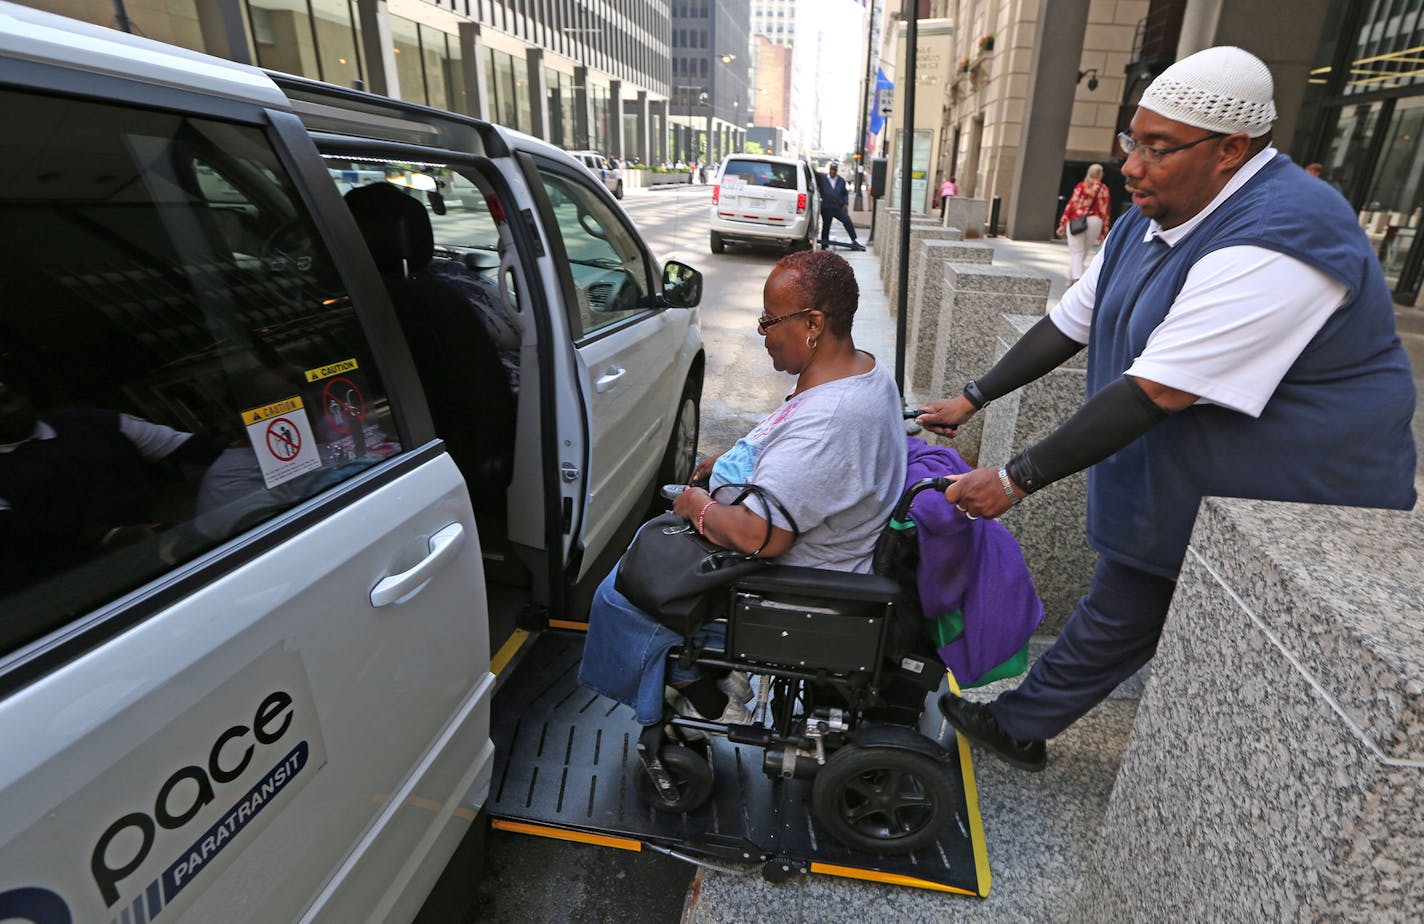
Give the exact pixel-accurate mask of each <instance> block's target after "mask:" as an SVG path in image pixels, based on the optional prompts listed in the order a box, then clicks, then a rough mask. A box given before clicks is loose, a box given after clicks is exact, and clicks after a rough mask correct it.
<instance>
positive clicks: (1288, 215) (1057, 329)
mask: <svg viewBox="0 0 1424 924" xmlns="http://www.w3.org/2000/svg"><path fill="white" fill-rule="evenodd" d="M1272 96H1273V86H1272V81H1271V74H1270V71H1269V70H1268V69H1267V68H1266V65H1265V64H1264V63H1262V62H1261V61H1260V60H1259V59H1258V58H1256V57H1255V56H1254V55H1251V54H1249V53H1248V52H1246V51H1243V50H1242V49H1240V48H1229V47H1221V48H1208V49H1206V50H1204V51H1201V52H1198V53H1196V54H1194V55H1191V56H1189V57H1187V58H1184V59H1182V60H1181V61H1178V62H1177V63H1176V64H1173V65H1172V66H1171V67H1169V68H1167V69H1166V70H1165V71H1163V72H1162V74H1161V75H1159V76H1158V77H1157V79H1156V80H1154V81H1153V82H1152V84H1151V85H1150V86H1149V87H1148V88H1147V91H1146V93H1145V94H1144V95H1143V97H1142V101H1141V103H1140V104H1139V107H1138V109H1137V113H1136V115H1135V116H1134V117H1133V119H1132V123H1131V132H1130V133H1124V134H1122V135H1119V136H1118V138H1119V141H1120V143H1121V145H1122V148H1123V150H1124V151H1125V152H1126V153H1127V160H1126V162H1125V163H1124V164H1123V168H1122V172H1123V176H1124V177H1125V178H1126V180H1127V188H1128V190H1129V191H1130V192H1131V193H1132V203H1133V205H1134V206H1135V208H1133V209H1131V210H1129V211H1128V213H1127V214H1126V215H1124V216H1123V217H1122V219H1121V220H1120V221H1119V222H1118V226H1117V228H1116V229H1115V230H1114V231H1113V233H1112V235H1111V236H1110V237H1109V238H1108V241H1107V244H1106V246H1105V247H1104V248H1103V252H1102V254H1100V255H1099V257H1098V259H1097V260H1095V261H1094V262H1093V264H1092V265H1091V266H1090V267H1089V268H1088V270H1087V273H1086V275H1084V277H1083V278H1082V279H1081V280H1080V281H1079V283H1078V285H1077V286H1075V287H1073V288H1072V289H1069V290H1068V292H1067V293H1066V294H1065V295H1064V297H1063V299H1062V300H1061V301H1060V302H1059V303H1058V305H1057V306H1056V307H1055V308H1054V309H1053V310H1052V311H1051V312H1050V313H1049V315H1048V316H1047V317H1045V318H1044V319H1043V320H1041V321H1040V322H1038V323H1037V324H1036V325H1035V326H1034V327H1032V328H1031V329H1030V330H1029V331H1028V333H1026V334H1025V335H1024V336H1023V338H1022V339H1020V340H1019V341H1018V343H1016V344H1015V345H1014V346H1013V347H1012V348H1011V349H1010V350H1009V351H1008V352H1007V353H1006V354H1005V355H1004V356H1003V358H1002V359H1000V360H999V362H998V363H996V364H995V365H994V367H993V368H992V369H990V370H989V371H988V372H987V373H985V374H984V375H982V376H980V377H979V378H978V379H976V380H974V381H971V382H969V383H968V384H967V385H965V387H964V394H963V395H962V396H960V397H957V398H952V399H947V400H943V401H936V402H934V403H933V404H931V405H929V406H928V407H927V413H925V414H923V415H921V416H920V417H919V418H918V420H919V422H920V423H921V424H922V425H924V426H926V427H928V428H929V429H931V430H934V431H936V432H939V433H942V434H946V435H951V436H952V435H953V434H954V428H955V427H956V426H958V425H960V424H962V423H964V422H965V421H966V420H968V419H969V418H970V417H971V416H972V415H973V414H974V413H975V412H976V411H977V410H979V409H980V408H982V407H984V406H985V405H986V404H988V403H989V402H990V401H991V400H993V399H995V398H998V397H1001V396H1003V395H1006V394H1008V393H1009V392H1011V391H1013V390H1014V389H1016V388H1019V387H1021V386H1023V385H1025V384H1027V383H1029V382H1032V381H1033V380H1035V379H1037V378H1038V377H1040V376H1042V375H1043V374H1045V373H1046V372H1048V371H1049V370H1051V369H1053V368H1055V367H1056V366H1058V365H1060V364H1061V363H1063V362H1064V361H1065V360H1067V359H1068V358H1069V357H1070V356H1072V355H1074V354H1075V353H1077V352H1078V351H1079V350H1081V349H1083V347H1084V346H1085V345H1086V346H1087V349H1088V363H1087V395H1088V399H1087V401H1086V403H1085V404H1084V405H1083V407H1082V409H1081V410H1079V411H1078V412H1077V413H1076V414H1075V415H1073V416H1072V417H1071V418H1070V419H1069V420H1068V421H1067V422H1066V423H1064V424H1063V425H1062V426H1061V427H1059V428H1058V429H1057V430H1056V431H1054V432H1053V433H1051V434H1050V435H1049V436H1048V437H1046V438H1045V439H1043V440H1042V441H1041V442H1039V443H1036V444H1034V445H1033V446H1030V447H1029V448H1027V449H1025V450H1023V451H1022V452H1020V453H1019V454H1018V455H1016V456H1014V457H1013V458H1012V459H1010V460H1009V462H1008V464H1007V465H1005V466H1004V467H1002V468H999V469H997V470H996V469H992V468H981V469H977V470H975V471H972V472H970V473H968V474H966V475H963V476H961V477H959V478H958V479H957V480H956V482H955V483H954V485H952V486H951V487H950V488H949V489H948V490H947V491H946V492H945V497H946V498H947V499H949V500H950V501H951V502H952V503H954V504H956V505H957V506H958V507H959V509H960V510H963V511H965V512H966V513H967V514H969V515H970V516H976V517H979V516H983V517H997V516H999V515H1000V514H1003V513H1005V512H1007V511H1008V510H1009V509H1010V508H1011V507H1012V506H1013V505H1014V504H1016V503H1018V502H1019V501H1020V500H1022V499H1023V498H1024V497H1026V496H1027V495H1029V494H1031V493H1033V492H1035V491H1038V490H1041V489H1042V488H1044V487H1046V486H1047V485H1049V484H1052V483H1053V482H1054V481H1057V480H1059V479H1060V478H1064V477H1067V476H1068V475H1070V474H1072V473H1074V472H1078V471H1082V470H1083V469H1088V520H1087V535H1088V541H1089V543H1090V544H1091V545H1092V546H1093V548H1094V549H1096V550H1097V552H1098V553H1099V556H1100V557H1099V560H1098V564H1097V567H1096V569H1095V571H1094V574H1093V578H1092V583H1091V585H1090V586H1089V588H1088V593H1087V595H1086V596H1084V597H1083V599H1082V600H1080V601H1079V602H1078V606H1077V608H1076V609H1075V610H1074V611H1073V614H1072V616H1071V617H1070V618H1069V620H1068V623H1067V625H1066V626H1065V627H1064V629H1063V633H1062V635H1060V636H1059V638H1058V640H1057V641H1056V642H1055V643H1054V645H1053V646H1052V647H1051V648H1050V649H1049V650H1048V651H1047V652H1046V653H1045V654H1044V655H1043V657H1042V658H1040V659H1039V660H1038V661H1037V662H1036V663H1035V664H1034V666H1033V668H1032V669H1031V670H1030V671H1029V673H1028V675H1027V676H1026V677H1025V679H1024V681H1023V682H1022V683H1021V684H1020V685H1019V687H1018V688H1017V689H1015V690H1012V691H1009V692H1007V693H1004V694H1003V695H1001V696H999V697H998V698H997V699H996V700H994V701H993V702H991V703H974V702H970V701H968V700H963V699H960V698H959V697H957V696H951V695H948V694H946V695H945V696H944V697H942V698H941V700H940V708H941V710H942V711H943V712H944V714H945V716H946V717H947V718H948V719H949V721H950V722H951V723H953V724H954V725H955V727H956V728H958V729H959V730H960V731H962V732H964V733H965V735H966V736H968V737H969V738H970V739H971V740H973V741H975V742H977V743H979V744H980V745H982V746H984V747H987V748H989V749H990V750H992V751H994V752H995V753H996V754H998V755H999V756H1001V757H1002V758H1004V759H1005V760H1006V761H1008V762H1010V763H1012V764H1014V765H1015V766H1018V767H1022V768H1025V769H1029V770H1038V769H1041V768H1042V767H1043V766H1044V763H1045V761H1046V752H1045V747H1044V741H1045V739H1048V738H1052V737H1053V736H1054V735H1057V734H1058V733H1059V732H1061V731H1063V730H1064V729H1065V728H1067V727H1068V726H1069V725H1071V724H1072V723H1073V722H1075V721H1076V720H1077V719H1078V718H1079V717H1081V716H1082V715H1083V714H1084V713H1086V712H1087V711H1088V710H1089V709H1091V708H1092V707H1093V706H1094V705H1096V704H1097V703H1098V702H1100V701H1101V700H1102V699H1104V698H1105V697H1106V696H1107V695H1108V693H1110V692H1111V691H1112V690H1113V688H1114V687H1116V686H1117V685H1118V684H1119V683H1120V682H1122V681H1123V680H1124V679H1126V678H1127V677H1129V676H1131V675H1132V674H1133V672H1135V671H1136V670H1137V669H1138V668H1140V667H1141V666H1142V665H1143V664H1145V663H1146V662H1147V661H1148V660H1149V659H1151V657H1152V655H1153V654H1154V652H1155V651H1156V648H1157V640H1158V637H1159V635H1160V634H1161V631H1162V626H1163V622H1164V620H1165V619H1166V615H1167V608H1168V605H1169V604H1170V602H1171V599H1172V592H1173V589H1174V588H1175V586H1176V578H1177V573H1178V570H1179V568H1180V567H1181V564H1182V560H1183V558H1184V556H1185V554H1186V547H1187V540H1188V538H1189V537H1190V534H1191V531H1192V525H1193V523H1194V522H1195V520H1196V514H1197V507H1198V505H1199V503H1200V501H1201V499H1202V497H1204V496H1207V495H1215V496H1226V497H1249V498H1260V499H1264V500H1276V501H1303V502H1307V503H1322V504H1340V505H1347V506H1361V507H1385V508H1395V509H1409V508H1411V507H1413V505H1414V502H1415V492H1414V471H1415V446H1414V440H1413V436H1412V434H1411V432H1410V418H1411V416H1412V414H1413V411H1414V404H1415V390H1414V382H1413V379H1412V376H1411V373H1410V368H1409V360H1408V358H1407V357H1406V355H1405V352H1404V349H1403V347H1402V345H1401V344H1400V340H1399V337H1398V335H1397V334H1396V332H1395V326H1394V325H1395V319H1394V308H1393V304H1392V300H1391V297H1390V291H1389V287H1388V286H1387V285H1386V283H1385V280H1384V275H1383V273H1382V272H1381V270H1380V265H1379V261H1378V260H1377V259H1376V258H1375V255H1374V253H1373V252H1372V251H1371V249H1370V246H1369V241H1368V239H1367V238H1366V237H1365V234H1364V232H1363V231H1362V230H1361V228H1360V227H1359V223H1358V222H1357V221H1356V220H1355V215H1354V213H1353V212H1352V211H1351V208H1350V205H1349V203H1347V202H1346V201H1345V200H1344V199H1343V198H1342V197H1341V196H1339V195H1337V194H1336V193H1335V192H1334V191H1333V190H1331V189H1330V188H1329V187H1328V186H1327V185H1325V184H1323V183H1318V182H1316V181H1315V180H1314V179H1313V178H1312V177H1311V176H1310V175H1309V174H1307V173H1306V172H1305V171H1304V170H1301V169H1300V168H1298V167H1297V166H1296V165H1295V164H1293V163H1292V162H1291V160H1290V158H1288V157H1286V156H1285V155H1284V154H1281V153H1280V152H1278V151H1277V150H1276V149H1275V147H1273V146H1272V143H1271V124H1272V122H1274V121H1275V118H1276V109H1275V104H1274V102H1273V99H1272ZM1182 615H1183V616H1184V617H1189V616H1190V614H1185V613H1184V614H1182Z"/></svg>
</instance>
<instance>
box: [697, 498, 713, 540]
mask: <svg viewBox="0 0 1424 924" xmlns="http://www.w3.org/2000/svg"><path fill="white" fill-rule="evenodd" d="M715 506H717V502H716V501H714V500H709V501H708V502H707V503H706V504H704V505H703V506H702V509H701V510H699V511H697V531H698V532H699V533H701V534H702V535H704V536H705V535H707V511H708V510H710V509H711V508H713V507H715Z"/></svg>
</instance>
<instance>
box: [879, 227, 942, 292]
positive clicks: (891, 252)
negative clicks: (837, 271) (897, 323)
mask: <svg viewBox="0 0 1424 924" xmlns="http://www.w3.org/2000/svg"><path fill="white" fill-rule="evenodd" d="M940 227H941V226H940V223H939V216H935V217H933V218H931V217H928V216H925V215H911V216H910V236H911V238H912V239H913V238H914V235H915V232H916V231H917V230H920V229H932V230H933V229H939V228H940ZM876 233H877V234H878V235H883V237H876V241H877V242H880V243H881V244H882V245H883V246H880V247H877V248H876V249H877V250H879V252H880V254H881V258H880V282H881V285H883V286H884V288H885V292H886V294H887V295H889V296H890V310H891V311H894V310H895V306H896V305H897V304H898V302H896V300H895V292H896V285H897V281H898V280H899V278H900V276H899V272H900V270H899V267H900V210H899V209H885V223H884V225H883V226H882V227H881V228H880V230H879V231H878V232H876Z"/></svg>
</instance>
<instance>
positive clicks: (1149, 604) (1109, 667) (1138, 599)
mask: <svg viewBox="0 0 1424 924" xmlns="http://www.w3.org/2000/svg"><path fill="white" fill-rule="evenodd" d="M1176 586H1177V584H1176V582H1175V581H1172V580H1169V579H1167V578H1164V577H1159V576H1157V575H1155V574H1149V573H1148V572H1146V571H1141V570H1139V569H1137V568H1132V567H1129V566H1128V565H1124V564H1122V563H1121V562H1115V561H1112V560H1111V559H1109V558H1107V557H1106V556H1101V557H1099V558H1098V566H1097V568H1096V569H1094V571H1093V581H1092V583H1091V584H1090V585H1089V586H1088V593H1087V595H1086V596H1085V597H1083V598H1082V599H1081V600H1079V601H1078V606H1077V608H1076V609H1074V610H1073V615H1072V616H1070V617H1068V624H1067V625H1065V626H1064V627H1063V632H1062V634H1061V635H1059V636H1058V641H1056V642H1054V643H1053V647H1051V648H1049V649H1048V651H1046V652H1044V654H1043V657H1041V658H1039V659H1038V660H1037V661H1035V662H1034V665H1033V667H1032V669H1030V670H1029V672H1028V676H1027V677H1025V678H1024V680H1023V683H1021V684H1019V686H1018V688H1017V689H1015V690H1010V691H1009V692H1008V693H1005V694H1003V695H1002V696H1000V697H999V698H998V699H997V700H995V701H994V704H993V709H994V717H995V718H996V719H998V720H999V725H1000V726H1001V727H1002V728H1003V729H1004V731H1006V732H1008V733H1009V734H1010V735H1012V736H1013V737H1015V738H1017V739H1019V740H1020V741H1041V740H1044V739H1047V738H1052V737H1053V736H1054V735H1056V734H1058V733H1059V732H1061V731H1063V729H1065V728H1067V727H1068V726H1069V725H1072V724H1073V723H1074V722H1076V721H1077V720H1078V719H1079V718H1081V717H1082V716H1083V715H1084V714H1085V713H1087V712H1088V710H1089V709H1092V708H1093V707H1094V706H1096V705H1097V704H1098V703H1100V702H1102V701H1103V700H1104V699H1105V698H1107V695H1108V694H1109V693H1111V692H1112V691H1113V689H1114V688H1115V687H1117V685H1118V684H1120V683H1122V682H1123V681H1124V680H1126V679H1127V678H1128V677H1131V676H1132V675H1133V673H1135V672H1136V671H1137V669H1138V668H1140V667H1142V665H1144V664H1146V663H1147V662H1148V661H1149V660H1151V658H1152V655H1153V654H1154V653H1155V652H1156V651H1157V639H1158V638H1159V637H1161V635H1162V624H1163V623H1164V622H1165V621H1166V618H1167V607H1168V606H1169V605H1170V604H1171V602H1172V591H1173V590H1174V589H1175V588H1176Z"/></svg>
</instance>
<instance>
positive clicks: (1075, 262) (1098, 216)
mask: <svg viewBox="0 0 1424 924" xmlns="http://www.w3.org/2000/svg"><path fill="white" fill-rule="evenodd" d="M1080 218H1082V219H1085V221H1084V222H1078V221H1077V219H1080ZM1111 222H1112V195H1111V194H1110V193H1109V192H1108V188H1107V185H1106V184H1104V183H1103V166H1102V164H1093V165H1092V166H1091V167H1089V168H1088V175H1087V176H1085V177H1083V182H1081V183H1079V184H1078V185H1077V186H1074V187H1073V195H1071V196H1069V197H1068V204H1067V205H1066V206H1064V208H1063V217H1062V218H1059V219H1058V230H1057V231H1056V232H1055V234H1056V235H1057V236H1058V237H1062V236H1063V235H1064V234H1065V233H1066V234H1067V235H1068V255H1069V257H1070V258H1071V261H1072V262H1071V263H1070V264H1069V266H1068V284H1069V285H1070V286H1071V285H1072V284H1073V283H1075V282H1077V281H1078V280H1079V279H1082V278H1083V267H1085V266H1087V265H1088V259H1089V253H1090V250H1092V249H1096V247H1097V245H1098V244H1101V243H1102V242H1103V239H1104V238H1106V237H1107V236H1108V225H1109V224H1110V223H1111ZM1075 226H1079V230H1076V231H1075V230H1074V227H1075Z"/></svg>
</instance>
